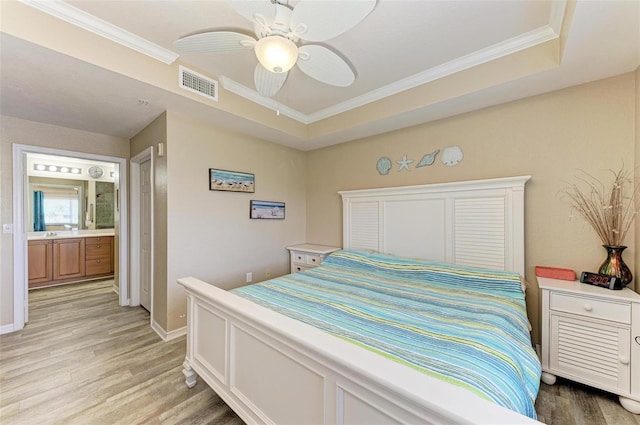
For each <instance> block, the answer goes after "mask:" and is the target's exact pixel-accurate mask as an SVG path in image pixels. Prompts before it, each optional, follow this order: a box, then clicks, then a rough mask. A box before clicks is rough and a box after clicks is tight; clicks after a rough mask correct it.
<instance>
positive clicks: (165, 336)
mask: <svg viewBox="0 0 640 425" xmlns="http://www.w3.org/2000/svg"><path fill="white" fill-rule="evenodd" d="M151 329H153V330H154V331H155V332H156V333H157V334H158V335H159V336H160V338H162V340H163V341H171V340H172V339H175V338H179V337H181V336H183V335H186V334H187V327H186V326H183V327H181V328H179V329H175V330H173V331H170V332H167V331H165V330H164V329H162V326H160V325H159V324H158V323H157V322H156V321H154V320H152V321H151Z"/></svg>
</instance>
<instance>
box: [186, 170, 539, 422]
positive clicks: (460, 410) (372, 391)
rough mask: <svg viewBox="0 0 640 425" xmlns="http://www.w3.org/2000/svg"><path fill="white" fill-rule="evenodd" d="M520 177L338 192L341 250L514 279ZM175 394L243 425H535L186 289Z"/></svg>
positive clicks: (243, 303)
mask: <svg viewBox="0 0 640 425" xmlns="http://www.w3.org/2000/svg"><path fill="white" fill-rule="evenodd" d="M528 179H529V177H528V176H524V177H514V178H505V179H492V180H479V181H471V182H460V183H446V184H435V185H423V186H411V187H400V188H386V189H372V190H358V191H348V192H341V195H342V197H343V205H344V224H343V225H344V247H345V248H366V249H376V250H379V251H383V252H387V253H393V254H398V255H405V256H411V257H420V258H429V259H435V260H443V261H447V262H452V263H457V264H465V265H482V266H484V267H490V268H501V269H506V270H514V271H518V272H520V273H521V274H523V273H524V185H525V182H526V181H527V180H528ZM178 282H179V283H180V284H181V285H182V286H184V287H185V289H186V291H187V301H188V334H187V355H186V359H185V361H184V364H183V367H184V369H183V373H184V375H185V377H186V383H187V385H188V386H189V387H193V386H194V385H195V383H196V377H197V376H196V374H197V375H198V376H200V377H201V378H202V379H204V381H205V382H206V383H207V384H208V385H209V386H210V387H211V388H213V390H214V391H215V392H216V393H218V394H219V395H220V397H222V399H223V400H224V401H225V402H226V403H227V404H228V405H229V406H230V407H231V408H232V409H233V410H234V411H235V412H236V413H237V414H238V415H239V416H240V417H241V418H242V419H243V420H244V421H245V422H247V423H250V424H253V423H257V424H261V423H265V424H296V425H301V424H314V425H315V424H367V425H371V424H390V423H416V424H472V423H473V424H475V423H477V424H530V423H531V424H532V423H537V422H536V421H534V420H532V419H530V418H527V417H524V416H522V415H520V414H518V413H516V412H513V411H511V410H508V409H505V408H502V407H500V406H498V405H496V404H494V403H491V402H488V401H486V400H483V399H481V398H479V397H478V396H476V395H474V394H472V393H471V392H469V391H467V390H465V389H463V388H461V387H458V386H455V385H452V384H449V383H446V382H443V381H440V380H438V379H435V378H431V377H429V376H427V375H425V374H423V373H420V372H417V371H415V370H413V369H411V368H408V367H406V366H403V365H401V364H399V363H396V362H393V361H391V360H388V359H386V358H384V357H382V356H379V355H377V354H375V353H372V352H370V351H368V350H366V349H363V348H360V347H358V346H356V345H353V344H351V343H348V342H346V341H343V340H341V339H339V338H336V337H333V336H331V335H329V334H327V333H325V332H323V331H320V330H318V329H316V328H314V327H312V326H309V325H306V324H304V323H301V322H298V321H296V320H294V319H290V318H288V317H285V316H283V315H281V314H278V313H276V312H273V311H271V310H268V309H266V308H263V307H261V306H259V305H257V304H255V303H252V302H250V301H248V300H246V299H244V298H241V297H238V296H236V295H234V294H233V293H230V292H228V291H225V290H222V289H220V288H217V287H216V286H214V285H211V284H208V283H205V282H203V281H200V280H198V279H196V278H193V277H188V278H183V279H179V280H178Z"/></svg>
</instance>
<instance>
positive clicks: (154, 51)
mask: <svg viewBox="0 0 640 425" xmlns="http://www.w3.org/2000/svg"><path fill="white" fill-rule="evenodd" d="M20 1H21V2H22V3H24V4H26V5H28V6H31V7H33V8H36V9H38V10H40V11H42V12H44V13H47V14H49V15H51V16H54V17H57V18H59V19H62V20H64V21H66V22H69V23H71V24H73V25H76V26H78V27H80V28H83V29H85V30H87V31H90V32H92V33H94V34H97V35H99V36H102V37H104V38H107V39H109V40H111V41H113V42H116V43H118V44H121V45H123V46H126V47H129V48H131V49H133V50H136V51H138V52H140V53H143V54H145V55H147V56H150V57H152V58H154V59H156V60H159V61H161V62H163V63H166V64H171V63H173V62H174V61H175V60H176V59H177V58H178V57H179V55H178V54H177V53H175V52H173V51H171V50H168V49H165V48H163V47H161V46H158V45H157V44H155V43H151V42H150V41H148V40H145V39H144V38H142V37H139V36H137V35H135V34H132V33H130V32H128V31H126V30H124V29H122V28H120V27H117V26H115V25H113V24H110V23H109V22H106V21H104V20H102V19H99V18H97V17H95V16H93V15H90V14H88V13H86V12H84V11H82V10H80V9H78V8H76V7H74V6H71V5H70V4H68V3H66V2H64V1H62V0H20ZM566 6H567V0H554V1H552V5H551V11H550V16H549V24H548V25H544V26H542V27H539V28H537V29H534V30H532V31H530V32H527V33H524V34H521V35H519V36H516V37H513V38H511V39H508V40H505V41H503V42H501V43H497V44H494V45H492V46H489V47H487V48H485V49H481V50H478V51H476V52H473V53H471V54H468V55H465V56H462V57H460V58H457V59H454V60H452V61H449V62H447V63H444V64H442V65H439V66H436V67H433V68H430V69H428V70H425V71H423V72H420V73H418V74H415V75H413V76H410V77H407V78H405V79H402V80H400V81H397V82H394V83H391V84H388V85H386V86H384V87H381V88H379V89H376V90H372V91H370V92H368V93H365V94H363V95H360V96H357V97H354V98H352V99H349V100H347V101H345V102H341V103H339V104H336V105H334V106H331V107H329V108H325V109H323V110H320V111H317V112H314V113H312V114H309V115H307V114H303V113H302V112H300V111H297V110H295V109H293V108H290V107H287V106H285V105H283V104H281V103H279V102H277V101H275V100H273V99H271V98H266V97H263V96H261V95H260V94H258V92H257V91H255V90H253V89H250V88H248V87H246V86H244V85H242V84H240V83H238V82H236V81H234V80H232V79H230V78H228V77H226V76H221V77H220V82H221V83H222V87H223V88H224V89H225V90H227V91H229V92H232V93H235V94H237V95H238V96H241V97H244V98H246V99H247V100H249V101H251V102H254V103H256V104H258V105H261V106H263V107H265V108H268V109H271V110H273V111H276V112H278V113H280V114H282V115H286V116H288V117H289V118H291V119H293V120H296V121H298V122H300V123H302V124H311V123H314V122H317V121H321V120H323V119H326V118H330V117H332V116H335V115H338V114H341V113H343V112H346V111H349V110H352V109H355V108H359V107H362V106H364V105H367V104H369V103H373V102H376V101H378V100H381V99H384V98H386V97H389V96H393V95H395V94H398V93H401V92H403V91H406V90H410V89H412V88H415V87H418V86H421V85H423V84H426V83H429V82H432V81H435V80H438V79H441V78H445V77H447V76H449V75H452V74H455V73H457V72H460V71H463V70H465V69H469V68H472V67H474V66H478V65H481V64H483V63H486V62H490V61H492V60H495V59H498V58H501V57H504V56H508V55H510V54H513V53H516V52H519V51H522V50H525V49H527V48H530V47H533V46H536V45H538V44H541V43H544V42H547V41H550V40H553V39H556V38H558V37H559V36H560V32H561V29H562V25H563V23H564V16H565V11H566Z"/></svg>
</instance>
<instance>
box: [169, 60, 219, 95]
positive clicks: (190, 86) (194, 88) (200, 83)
mask: <svg viewBox="0 0 640 425" xmlns="http://www.w3.org/2000/svg"><path fill="white" fill-rule="evenodd" d="M179 85H180V87H181V88H183V89H185V90H189V91H191V92H194V93H197V94H199V95H201V96H205V97H208V98H209V99H211V100H215V101H216V102H217V101H218V82H217V81H216V80H212V79H211V78H207V77H205V76H204V75H200V74H198V73H197V72H195V71H192V70H190V69H187V68H185V67H183V66H180V81H179Z"/></svg>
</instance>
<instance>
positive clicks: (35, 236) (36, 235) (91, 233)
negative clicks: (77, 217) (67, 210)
mask: <svg viewBox="0 0 640 425" xmlns="http://www.w3.org/2000/svg"><path fill="white" fill-rule="evenodd" d="M113 235H114V229H100V230H59V231H53V232H29V233H28V234H27V240H29V241H35V240H41V239H66V238H91V237H98V236H113Z"/></svg>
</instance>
